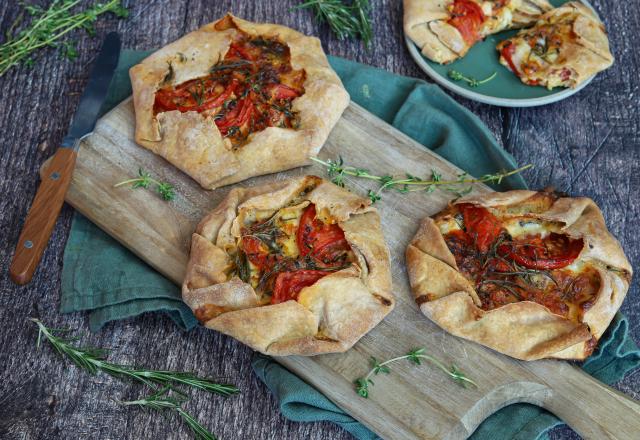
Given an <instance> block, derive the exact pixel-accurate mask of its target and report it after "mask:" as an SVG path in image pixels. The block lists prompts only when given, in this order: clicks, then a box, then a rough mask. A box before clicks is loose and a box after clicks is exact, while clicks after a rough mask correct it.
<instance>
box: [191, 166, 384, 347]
mask: <svg viewBox="0 0 640 440" xmlns="http://www.w3.org/2000/svg"><path fill="white" fill-rule="evenodd" d="M182 296H183V299H184V301H185V302H186V303H187V304H188V305H189V306H190V307H191V309H192V310H193V311H194V313H195V315H196V317H197V318H198V320H200V322H201V323H202V324H204V325H205V326H206V327H208V328H211V329H214V330H218V331H220V332H222V333H225V334H227V335H230V336H232V337H234V338H236V339H238V340H239V341H241V342H243V343H245V344H247V345H249V346H250V347H252V348H253V349H255V350H258V351H260V352H262V353H266V354H270V355H278V356H284V355H315V354H320V353H333V352H343V351H346V350H347V349H349V348H350V347H351V346H353V344H355V343H356V341H358V339H360V338H361V337H362V336H363V335H364V334H366V333H367V332H368V331H369V330H371V329H372V328H373V327H375V326H376V325H377V324H378V323H379V322H380V321H381V320H382V319H383V318H384V317H385V316H386V315H387V314H388V313H389V312H390V311H391V310H392V309H393V305H394V298H393V295H392V293H391V273H390V263H389V251H388V249H387V246H386V244H385V242H384V238H383V236H382V231H381V227H380V218H379V216H378V213H377V212H376V210H375V209H374V208H373V207H371V206H370V201H369V200H368V199H364V198H361V197H358V196H356V195H354V194H352V193H350V192H348V191H347V190H345V189H343V188H340V187H338V186H336V185H334V184H333V183H330V182H328V181H325V180H323V179H321V178H319V177H315V176H307V177H301V178H295V179H292V180H289V181H283V182H278V183H275V184H271V185H266V186H259V187H255V188H234V189H232V190H231V191H230V192H229V194H228V196H227V197H226V199H225V200H224V201H223V202H222V203H221V204H220V205H219V206H218V207H217V208H215V209H214V210H213V211H212V212H211V213H210V214H209V215H207V216H206V217H205V218H204V219H203V220H202V222H201V223H200V225H199V226H198V228H197V229H196V231H195V233H194V234H193V238H192V243H191V256H190V259H189V263H188V266H187V274H186V277H185V280H184V284H183V286H182Z"/></svg>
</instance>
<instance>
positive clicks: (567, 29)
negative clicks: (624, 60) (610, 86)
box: [497, 2, 614, 89]
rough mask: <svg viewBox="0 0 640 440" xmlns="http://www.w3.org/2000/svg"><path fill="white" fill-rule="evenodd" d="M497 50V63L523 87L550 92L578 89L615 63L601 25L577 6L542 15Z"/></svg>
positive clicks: (575, 3)
mask: <svg viewBox="0 0 640 440" xmlns="http://www.w3.org/2000/svg"><path fill="white" fill-rule="evenodd" d="M497 50H498V51H500V63H501V64H502V65H503V66H505V67H507V68H508V69H509V70H511V71H512V72H514V73H515V74H516V75H517V76H518V77H520V80H521V81H522V82H523V83H525V84H530V85H540V86H544V87H547V88H549V89H552V88H554V87H558V86H560V87H572V88H574V87H577V86H578V85H580V84H581V83H583V82H584V81H586V80H587V79H589V78H590V77H592V76H593V75H595V74H596V73H598V72H601V71H603V70H605V69H607V68H609V67H610V66H611V65H612V64H613V61H614V58H613V55H612V54H611V51H610V50H609V39H608V37H607V32H606V30H605V28H604V25H603V24H602V22H601V21H600V20H599V19H598V17H597V16H596V14H595V13H594V12H593V11H592V10H591V9H590V8H588V7H587V6H585V5H584V4H582V3H580V2H570V3H566V4H564V5H562V6H561V7H559V8H556V9H554V10H552V11H550V12H548V13H546V14H544V15H543V16H542V17H540V20H538V22H537V23H536V25H535V26H533V27H532V28H530V29H525V30H522V31H520V32H519V33H518V35H516V36H515V37H513V38H510V39H508V40H505V41H503V42H501V43H500V44H498V46H497Z"/></svg>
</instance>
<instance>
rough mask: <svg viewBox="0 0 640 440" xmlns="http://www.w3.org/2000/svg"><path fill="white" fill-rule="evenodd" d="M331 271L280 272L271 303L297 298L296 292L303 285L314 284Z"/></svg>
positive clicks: (297, 292) (303, 286)
mask: <svg viewBox="0 0 640 440" xmlns="http://www.w3.org/2000/svg"><path fill="white" fill-rule="evenodd" d="M330 273H331V272H327V271H323V270H296V271H294V272H280V273H279V274H278V276H277V277H276V283H275V287H274V288H273V295H272V296H271V304H279V303H281V302H285V301H289V300H295V301H297V300H298V294H299V293H300V291H301V290H302V289H304V288H305V287H309V286H311V285H313V284H315V282H316V281H318V280H319V279H320V278H323V277H325V276H327V275H329V274H330Z"/></svg>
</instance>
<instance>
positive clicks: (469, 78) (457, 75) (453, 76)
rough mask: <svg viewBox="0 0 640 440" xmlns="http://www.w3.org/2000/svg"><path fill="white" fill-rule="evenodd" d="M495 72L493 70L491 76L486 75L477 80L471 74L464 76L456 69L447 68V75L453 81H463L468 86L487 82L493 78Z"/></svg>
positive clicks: (476, 85)
mask: <svg viewBox="0 0 640 440" xmlns="http://www.w3.org/2000/svg"><path fill="white" fill-rule="evenodd" d="M497 74H498V72H493V74H492V75H491V76H488V77H487V78H485V79H483V80H478V79H476V78H474V77H472V76H465V75H463V74H462V73H460V72H458V71H457V70H449V72H447V75H448V76H449V78H451V79H452V80H454V81H464V82H466V83H467V84H469V87H478V86H480V85H482V84H484V83H488V82H489V81H491V80H492V79H493V78H495V77H496V75H497Z"/></svg>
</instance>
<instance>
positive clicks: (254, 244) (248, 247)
mask: <svg viewBox="0 0 640 440" xmlns="http://www.w3.org/2000/svg"><path fill="white" fill-rule="evenodd" d="M242 250H243V251H244V253H245V254H246V255H247V258H248V259H249V261H251V262H252V263H253V264H254V266H256V267H257V268H258V269H260V270H265V269H268V268H269V266H270V265H271V261H270V260H271V258H270V256H269V249H268V248H267V246H266V245H265V244H263V243H262V242H261V241H260V240H259V239H257V238H255V237H251V236H244V237H242Z"/></svg>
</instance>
